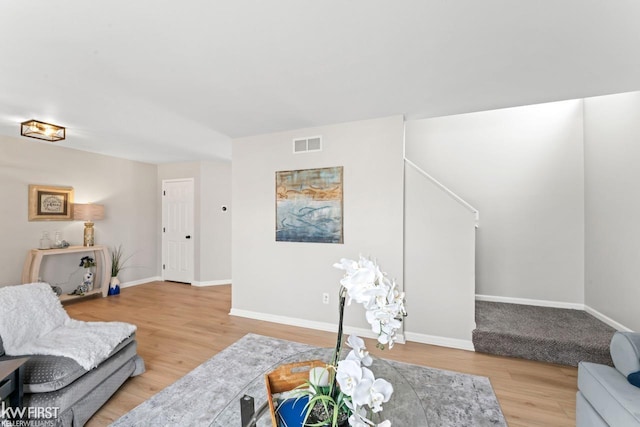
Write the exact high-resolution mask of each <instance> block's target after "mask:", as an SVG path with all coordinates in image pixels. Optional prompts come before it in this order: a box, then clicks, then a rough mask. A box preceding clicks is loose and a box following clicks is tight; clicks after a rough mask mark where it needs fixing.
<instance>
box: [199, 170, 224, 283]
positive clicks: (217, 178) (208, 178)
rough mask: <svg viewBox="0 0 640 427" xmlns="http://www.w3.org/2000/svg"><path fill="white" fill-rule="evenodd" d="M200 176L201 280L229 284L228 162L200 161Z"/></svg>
mask: <svg viewBox="0 0 640 427" xmlns="http://www.w3.org/2000/svg"><path fill="white" fill-rule="evenodd" d="M200 173H201V175H200V176H201V179H202V185H201V191H200V237H201V239H200V281H201V282H202V283H201V284H220V283H231V215H232V210H231V162H225V161H207V162H202V164H201V167H200ZM223 205H225V206H226V207H227V210H226V211H222V209H221V208H222V206H223Z"/></svg>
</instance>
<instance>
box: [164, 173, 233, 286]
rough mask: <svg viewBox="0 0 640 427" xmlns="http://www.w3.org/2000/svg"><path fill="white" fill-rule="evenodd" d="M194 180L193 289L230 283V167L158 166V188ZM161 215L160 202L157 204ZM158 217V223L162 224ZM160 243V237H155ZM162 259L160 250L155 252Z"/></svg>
mask: <svg viewBox="0 0 640 427" xmlns="http://www.w3.org/2000/svg"><path fill="white" fill-rule="evenodd" d="M181 178H193V180H194V194H195V195H196V197H195V200H194V282H193V284H194V285H209V284H222V283H230V282H231V209H229V210H227V212H222V210H221V209H220V206H222V205H228V206H229V208H231V206H230V205H231V163H230V162H226V161H206V162H185V163H167V164H161V165H158V188H160V187H161V185H162V180H165V179H181ZM158 203H159V204H158V210H159V212H161V208H162V200H159V201H158ZM161 216H162V215H161V214H160V222H162V218H161ZM159 240H160V241H161V240H162V237H161V236H160V237H159ZM158 257H159V259H162V248H161V247H159V248H158Z"/></svg>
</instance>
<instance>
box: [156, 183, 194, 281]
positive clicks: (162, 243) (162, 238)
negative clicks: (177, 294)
mask: <svg viewBox="0 0 640 427" xmlns="http://www.w3.org/2000/svg"><path fill="white" fill-rule="evenodd" d="M185 181H187V182H191V186H192V188H193V200H192V206H191V214H192V215H193V219H192V221H191V223H192V224H193V233H192V234H193V239H192V240H191V244H192V245H193V247H192V248H191V249H192V250H191V264H192V265H191V271H192V273H193V274H192V277H191V281H190V282H189V284H190V285H193V281H194V280H195V274H196V256H195V249H196V239H197V236H196V233H195V229H196V222H195V219H196V210H195V205H196V192H195V190H196V184H195V178H193V177H191V178H173V179H163V180H162V188H161V189H160V197H161V198H162V202H161V207H160V209H161V211H160V247H161V249H160V270H161V272H162V274H161V276H162V281H164V280H165V277H164V273H165V269H164V263H165V255H166V253H165V232H164V227H165V225H164V224H165V219H166V218H165V207H166V206H165V197H164V192H165V184H166V183H172V182H185Z"/></svg>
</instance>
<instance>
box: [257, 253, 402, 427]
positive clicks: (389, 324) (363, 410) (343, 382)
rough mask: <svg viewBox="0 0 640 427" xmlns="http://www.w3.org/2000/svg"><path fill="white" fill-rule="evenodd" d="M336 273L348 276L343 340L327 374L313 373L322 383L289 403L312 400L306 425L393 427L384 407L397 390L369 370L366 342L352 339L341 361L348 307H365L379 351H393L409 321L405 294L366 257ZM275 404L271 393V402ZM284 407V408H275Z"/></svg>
mask: <svg viewBox="0 0 640 427" xmlns="http://www.w3.org/2000/svg"><path fill="white" fill-rule="evenodd" d="M334 267H336V268H339V269H341V270H345V275H344V277H343V278H342V279H341V280H340V298H339V323H338V336H337V340H336V347H335V349H334V352H333V357H332V360H331V362H330V363H329V364H328V365H327V366H326V367H325V368H321V370H324V374H322V373H318V372H317V370H316V369H312V371H313V372H314V373H315V376H316V377H319V378H320V379H316V378H314V376H313V375H310V376H309V380H308V381H307V382H306V383H304V384H303V386H302V387H300V386H299V387H298V388H297V389H295V390H294V394H293V395H292V396H287V397H285V400H284V401H287V400H288V399H294V400H295V399H300V398H301V397H306V398H308V403H307V404H306V406H305V408H304V411H305V414H304V422H303V425H312V426H330V427H338V426H341V425H343V423H344V418H347V419H348V424H349V425H351V426H369V425H375V426H378V427H388V426H390V425H391V423H390V421H389V420H384V421H383V420H382V414H381V412H382V404H383V403H385V402H388V401H389V399H390V398H391V395H392V393H393V386H392V385H391V383H389V382H388V381H387V380H385V379H383V378H375V376H374V373H373V372H372V371H371V370H370V369H369V368H368V366H371V364H372V361H373V360H372V358H371V356H370V355H369V352H368V351H367V349H366V348H365V346H364V340H362V339H361V338H360V337H357V336H355V335H352V336H350V337H349V339H348V340H347V345H348V346H349V347H351V348H352V350H351V351H350V352H349V354H348V355H347V357H346V358H345V359H344V360H340V352H341V349H342V336H343V322H344V307H345V304H346V305H350V304H351V302H352V301H355V302H357V303H360V304H362V305H363V306H364V308H365V310H366V319H367V322H368V323H369V325H370V326H371V330H372V331H373V332H375V333H376V334H378V344H377V347H378V348H380V349H384V348H385V346H388V347H389V348H392V347H393V344H394V342H395V341H396V338H397V337H396V332H397V330H398V329H400V328H401V326H402V320H403V318H404V317H405V316H406V315H407V312H406V310H405V308H404V292H400V291H399V290H398V288H397V285H396V283H395V280H390V279H389V278H387V275H386V273H384V272H383V271H382V270H380V267H379V266H378V264H377V263H376V262H375V261H373V260H370V259H368V258H365V257H362V256H361V257H360V259H359V260H358V261H353V260H349V259H345V258H343V259H341V260H340V262H339V263H336V264H334ZM267 390H269V378H268V377H267ZM272 398H273V397H272V396H271V395H270V394H269V393H268V399H269V400H271V399H272ZM281 405H282V402H280V405H275V406H281ZM273 407H274V405H273V404H272V403H270V409H271V410H272V422H273V425H274V427H277V425H276V421H275V420H276V415H277V412H278V411H277V409H274V408H273ZM374 419H375V420H374Z"/></svg>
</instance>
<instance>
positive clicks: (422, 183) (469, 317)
mask: <svg viewBox="0 0 640 427" xmlns="http://www.w3.org/2000/svg"><path fill="white" fill-rule="evenodd" d="M475 222H476V219H475V214H474V213H473V212H472V211H471V210H469V209H468V208H467V207H465V206H463V205H461V204H460V203H459V202H458V201H457V200H454V199H453V198H452V197H451V196H450V195H449V194H448V193H446V192H444V191H442V189H441V188H440V187H438V186H436V185H435V184H434V183H433V182H432V181H431V180H429V179H427V178H426V177H425V176H423V175H422V174H421V173H420V172H418V171H417V170H416V169H415V168H414V167H413V166H411V165H407V166H406V169H405V270H404V278H405V291H406V292H407V294H408V295H410V296H411V297H410V298H408V300H407V310H408V311H409V312H410V316H409V317H407V319H406V324H405V331H406V337H407V339H409V340H412V341H420V342H427V343H432V344H440V345H446V346H450V347H459V348H466V349H469V350H471V349H473V345H472V343H471V332H472V331H473V329H474V328H475V316H474V314H475Z"/></svg>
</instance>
